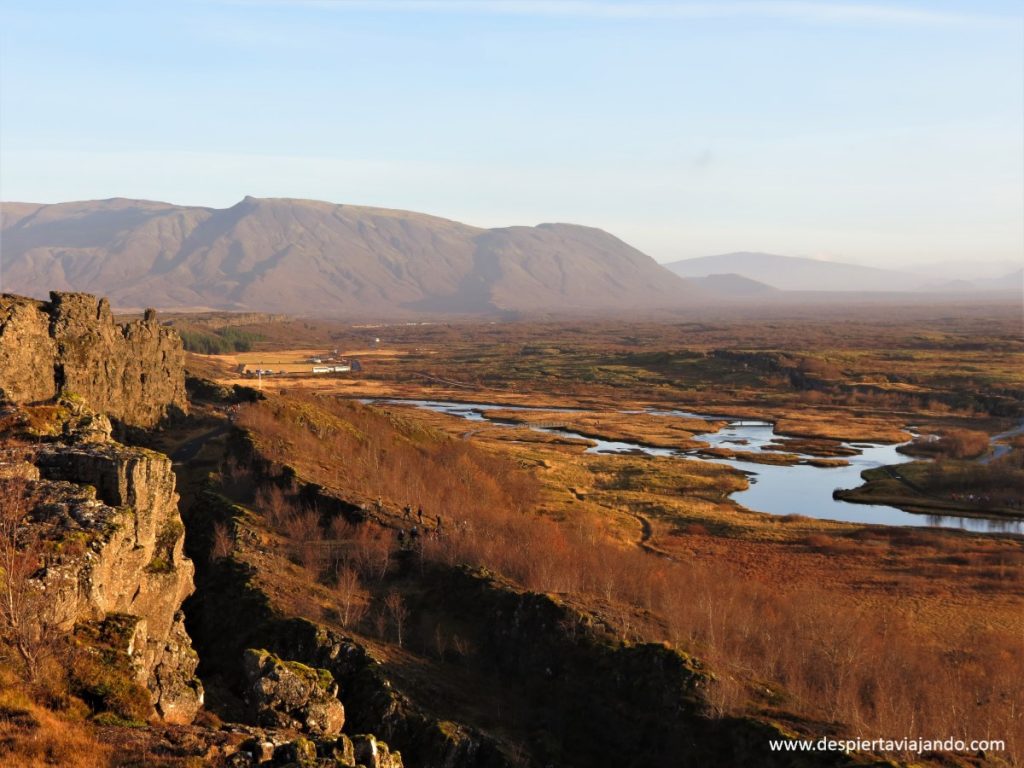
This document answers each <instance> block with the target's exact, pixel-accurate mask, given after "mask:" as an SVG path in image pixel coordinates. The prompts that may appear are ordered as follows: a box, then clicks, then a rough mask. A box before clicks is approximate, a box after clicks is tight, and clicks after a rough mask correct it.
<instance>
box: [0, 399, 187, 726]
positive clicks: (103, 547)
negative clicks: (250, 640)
mask: <svg viewBox="0 0 1024 768" xmlns="http://www.w3.org/2000/svg"><path fill="white" fill-rule="evenodd" d="M78 421H79V422H81V421H82V419H81V418H79V419H78ZM105 421H106V420H105V418H104V417H102V416H97V415H90V417H89V420H88V422H89V426H90V429H89V430H88V432H87V434H86V435H85V436H84V437H85V438H86V439H83V435H82V434H81V433H75V434H71V435H68V436H65V438H64V441H62V442H51V443H44V444H42V445H39V446H38V447H37V448H36V449H35V450H34V452H33V453H32V454H31V455H30V460H27V461H26V460H24V459H23V460H21V461H12V460H10V459H9V458H8V460H7V461H5V462H0V475H2V476H7V477H21V478H24V479H27V481H28V482H29V498H31V499H32V504H31V506H32V508H31V511H30V513H29V516H28V518H27V520H26V525H27V530H26V531H25V532H24V534H23V535H24V538H25V540H31V541H40V542H44V543H45V546H44V547H43V552H44V555H43V557H42V564H43V567H42V568H40V569H39V571H38V572H37V573H36V574H35V575H34V580H35V581H37V582H38V585H39V587H40V588H41V590H42V592H43V594H44V595H45V602H44V608H45V613H46V614H47V615H46V616H45V617H44V618H45V620H47V621H48V622H49V623H51V624H53V625H56V627H57V628H59V629H60V630H62V631H65V632H70V631H72V630H73V629H75V628H76V627H80V626H82V625H85V624H88V623H90V622H101V621H104V620H107V619H109V618H111V617H117V620H118V622H117V623H118V625H119V627H120V628H121V632H120V636H121V642H120V644H121V646H122V647H119V648H117V649H116V650H117V651H119V652H122V653H124V654H126V655H127V657H128V659H129V661H130V664H131V667H132V669H133V670H134V672H135V675H136V677H137V679H138V681H139V682H140V683H142V684H143V685H144V686H145V687H146V688H148V690H149V692H150V699H151V701H152V705H153V711H154V714H156V715H157V716H159V717H160V718H161V719H163V720H165V721H168V722H173V723H187V722H191V721H192V719H193V718H194V717H195V715H196V712H197V711H198V709H199V707H200V706H201V705H202V701H203V689H202V686H201V684H200V683H199V681H198V679H196V677H195V669H196V665H197V663H198V658H197V656H196V654H195V652H194V651H193V650H192V647H191V641H190V640H189V637H188V635H187V634H186V632H185V628H184V616H183V614H182V612H181V604H182V602H183V601H184V599H185V598H186V597H188V595H190V594H191V593H192V591H193V581H192V576H193V567H192V561H191V560H189V559H188V558H187V557H185V555H184V554H183V542H184V528H183V526H182V524H181V518H180V516H179V515H178V506H177V503H178V495H177V493H176V492H175V481H174V475H173V473H172V471H171V461H170V459H168V458H167V457H166V456H163V455H161V454H158V453H154V452H152V451H147V450H145V449H141V448H131V447H127V446H124V445H121V444H119V443H116V442H114V441H113V440H110V439H109V437H108V436H107V435H106V434H104V433H105V432H109V424H107V427H106V430H104V429H103V428H102V425H103V423H104V422H105Z"/></svg>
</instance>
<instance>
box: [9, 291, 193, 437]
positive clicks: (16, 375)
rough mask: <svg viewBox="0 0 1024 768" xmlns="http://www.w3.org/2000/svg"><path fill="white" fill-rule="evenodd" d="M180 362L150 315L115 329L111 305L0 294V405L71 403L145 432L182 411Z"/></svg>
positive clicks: (165, 331)
mask: <svg viewBox="0 0 1024 768" xmlns="http://www.w3.org/2000/svg"><path fill="white" fill-rule="evenodd" d="M184 356H185V353H184V349H183V347H182V343H181V338H180V337H179V336H178V334H177V333H176V332H175V331H173V330H171V329H170V328H164V327H162V326H160V325H159V323H158V322H157V319H156V312H155V311H153V310H147V311H146V313H145V316H144V317H143V319H142V320H134V321H131V322H127V323H116V322H115V321H114V316H113V314H112V313H111V311H110V303H109V302H108V301H107V300H106V299H100V298H97V297H95V296H92V295H89V294H86V293H56V292H54V293H51V294H50V301H48V302H46V301H36V300H35V299H29V298H25V297H23V296H13V295H10V294H0V401H7V402H12V403H18V404H33V403H41V402H46V401H49V400H52V399H54V398H55V397H58V396H60V395H76V396H78V397H80V398H82V399H83V400H84V401H85V402H86V403H87V404H88V405H89V407H91V408H92V409H94V410H96V411H99V412H101V413H104V414H106V415H107V416H109V417H110V418H111V419H112V420H114V421H115V422H116V423H117V424H119V425H123V426H126V427H140V428H148V427H152V426H155V425H156V424H158V423H159V422H160V421H161V420H163V419H164V418H166V417H168V416H171V415H173V414H175V413H182V412H185V411H186V409H187V402H186V395H185V369H184V359H185V358H184Z"/></svg>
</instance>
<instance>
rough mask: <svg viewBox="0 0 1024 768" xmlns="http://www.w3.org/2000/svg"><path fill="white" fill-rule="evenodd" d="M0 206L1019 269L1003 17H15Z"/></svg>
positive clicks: (486, 5) (255, 6) (366, 10)
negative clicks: (271, 204) (583, 231)
mask: <svg viewBox="0 0 1024 768" xmlns="http://www.w3.org/2000/svg"><path fill="white" fill-rule="evenodd" d="M0 43H2V45H0V47H2V60H0V199H2V200H4V201H11V202H12V201H26V202H37V203H53V202H65V201H72V200H84V199H102V198H109V197H129V198H141V199H152V200H161V201H166V202H171V203H175V204H181V205H204V206H212V207H217V208H225V207H229V206H231V205H233V204H235V203H237V202H238V200H240V199H242V198H243V197H244V196H245V195H253V196H257V197H294V198H306V199H320V200H327V201H331V202H339V203H345V204H352V205H368V206H378V207H384V208H400V209H406V210H413V211H420V212H424V213H430V214H433V215H437V216H442V217H445V218H450V219H455V220H458V221H462V222H465V223H467V224H472V225H477V226H482V227H495V226H509V225H513V224H536V223H539V222H542V221H564V222H572V223H576V224H583V225H588V226H594V227H599V228H601V229H604V230H606V231H608V232H610V233H612V234H614V235H616V236H617V237H620V238H622V239H623V240H625V241H626V242H628V243H630V244H631V245H634V246H635V247H637V248H639V249H640V250H642V251H644V252H645V253H648V254H649V255H651V256H653V257H654V258H656V259H657V260H658V261H660V262H667V261H673V260H677V259H684V258H693V257H700V256H708V255H713V254H722V253H729V252H735V251H763V252H768V253H777V254H782V255H787V256H803V257H811V258H819V259H825V260H830V261H845V262H849V263H856V264H862V265H866V266H876V267H885V268H891V269H900V268H911V267H913V266H914V265H921V264H924V263H941V262H950V261H972V262H976V263H982V262H984V263H989V262H1000V263H1007V262H1013V263H1020V261H1021V259H1022V254H1024V144H1022V140H1021V136H1022V135H1024V14H1022V13H1021V11H1020V9H1019V7H1018V6H1017V5H1016V4H1011V3H1009V2H983V3H966V2H945V3H927V4H926V3H913V2H902V3H898V4H878V3H876V4H860V3H858V4H854V3H825V2H796V3H789V2H787V3H782V2H763V3H753V2H728V3H720V4H702V3H685V2H643V3H628V4H627V3H622V2H612V1H610V0H609V1H604V2H602V1H599V0H595V1H594V2H574V1H571V0H570V1H567V2H477V3H467V2H458V1H449V2H436V1H434V0H430V1H424V2H417V1H416V0H409V1H408V2H377V3H369V2H357V1H348V0H318V1H314V0H309V1H306V0H297V1H296V2H284V0H216V1H211V2H198V1H195V2H185V3H181V4H175V5H174V6H165V5H159V6H145V7H139V6H136V5H133V4H130V3H124V2H99V3H95V4H91V5H90V6H88V7H80V6H77V5H76V4H73V3H70V2H45V1H44V2H39V3H34V4H33V5H32V6H31V7H25V6H23V7H17V8H8V9H6V12H5V25H4V29H3V30H2V31H0Z"/></svg>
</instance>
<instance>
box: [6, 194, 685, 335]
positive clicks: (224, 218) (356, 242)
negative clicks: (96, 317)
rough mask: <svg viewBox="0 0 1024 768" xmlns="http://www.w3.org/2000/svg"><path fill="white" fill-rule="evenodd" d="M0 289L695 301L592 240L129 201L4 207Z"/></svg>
mask: <svg viewBox="0 0 1024 768" xmlns="http://www.w3.org/2000/svg"><path fill="white" fill-rule="evenodd" d="M0 227H2V229H0V258H2V263H3V273H2V279H3V284H2V286H0V288H2V290H3V291H5V292H11V293H23V294H27V295H30V296H44V295H45V294H46V293H47V292H48V291H50V290H75V291H88V292H90V293H96V294H101V295H104V296H108V297H109V298H110V300H111V302H112V303H113V304H114V306H117V307H122V308H139V307H149V306H153V307H163V308H214V309H246V310H260V311H269V312H285V313H295V314H318V315H386V314H395V313H398V314H419V313H425V312H440V313H452V314H459V313H501V312H513V313H514V312H598V311H612V312H620V311H635V310H636V308H637V307H643V308H644V309H645V310H653V309H658V308H675V307H679V306H685V305H687V304H689V303H691V302H692V301H694V300H698V299H700V297H701V292H700V290H699V289H698V288H696V287H695V286H693V285H691V284H689V283H688V281H686V280H684V279H681V278H678V277H675V276H673V275H671V274H670V273H667V272H666V271H665V270H664V269H663V268H662V267H661V266H660V265H659V264H657V262H655V261H654V260H653V259H651V258H650V257H649V256H646V255H645V254H643V253H641V252H640V251H638V250H636V249H635V248H632V247H631V246H629V245H627V244H626V243H624V242H622V241H621V240H619V239H618V238H615V237H613V236H612V235H610V234H608V233H606V232H603V231H601V230H599V229H592V228H589V227H581V226H575V225H570V224H541V225H539V226H536V227H507V228H500V229H479V228H476V227H471V226H467V225H465V224H460V223H458V222H455V221H449V220H447V219H442V218H438V217H434V216H427V215H425V214H420V213H412V212H408V211H395V210H388V209H382V208H367V207H359V206H351V205H335V204H332V203H325V202H317V201H312V200H291V199H256V198H252V197H247V198H245V199H244V200H242V201H241V202H240V203H238V204H237V205H234V206H232V207H231V208H227V209H214V208H202V207H190V206H177V205H171V204H168V203H160V202H151V201H141V200H126V199H120V198H117V199H112V200H98V201H88V202H74V203H61V204H56V205H36V204H29V203H4V204H3V206H2V215H0Z"/></svg>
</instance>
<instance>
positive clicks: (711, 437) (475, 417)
mask: <svg viewBox="0 0 1024 768" xmlns="http://www.w3.org/2000/svg"><path fill="white" fill-rule="evenodd" d="M364 402H372V403H385V404H394V405H408V406H414V407H416V408H423V409H426V410H430V411H435V412H437V413H445V414H448V415H451V416H458V417H460V418H463V419H466V420H467V421H471V422H486V423H489V424H495V425H500V426H512V425H510V424H508V423H506V422H501V421H494V420H492V419H488V418H487V417H486V416H485V415H484V412H485V411H488V410H495V409H501V410H537V411H544V412H549V413H574V412H577V413H578V412H579V411H578V410H574V409H570V408H531V407H526V406H509V405H489V404H486V403H473V402H456V401H448V400H391V399H387V400H368V401H364ZM646 413H649V414H654V415H658V416H665V417H666V418H671V417H685V418H689V419H692V418H699V419H705V420H708V421H712V420H713V421H723V420H727V421H728V423H727V424H726V425H725V426H724V427H722V428H721V429H720V430H718V431H717V432H708V433H703V434H699V435H697V436H696V439H698V440H702V441H704V442H706V443H708V444H709V445H711V446H721V447H727V448H735V449H738V450H743V451H757V450H760V448H761V446H763V445H767V444H768V443H771V442H772V441H773V440H777V439H779V438H780V437H782V436H781V435H777V434H776V433H775V426H774V424H772V423H770V422H766V421H751V420H735V419H730V417H723V416H710V415H706V414H696V413H691V412H689V411H671V410H669V411H664V410H651V411H646ZM516 426H529V425H516ZM530 428H531V429H534V430H537V431H540V432H549V433H552V434H557V435H560V436H563V437H570V438H578V439H581V440H586V441H588V442H590V443H592V445H591V446H590V447H589V448H587V449H586V451H587V452H588V453H643V454H646V455H648V456H669V457H671V456H685V457H686V458H687V459H691V460H697V461H709V462H715V463H719V464H728V465H730V466H732V467H735V468H736V469H738V470H741V471H742V472H744V473H746V474H747V476H748V477H749V479H750V487H749V488H748V489H747V490H745V491H739V492H737V493H734V494H733V495H732V498H733V500H735V501H736V502H738V503H739V504H742V505H743V506H744V507H746V508H747V509H753V510H757V511H759V512H768V513H770V514H773V515H790V514H798V515H805V516H807V517H815V518H819V519H825V520H839V521H843V522H851V523H871V524H877V525H910V526H919V527H940V528H960V529H963V530H968V531H973V532H975V533H1017V534H1024V521H1022V520H1007V519H1002V518H999V519H997V518H983V517H957V516H951V515H922V514H914V513H911V512H905V511H903V510H902V509H897V508H896V507H889V506H885V505H881V504H854V503H851V502H847V501H842V500H841V499H834V498H832V492H833V491H834V490H835V489H837V488H855V487H857V486H859V485H861V483H862V482H863V481H862V480H861V476H860V474H861V472H863V471H864V470H865V469H872V468H874V467H881V466H884V465H892V464H902V463H905V462H907V461H911V460H912V459H911V458H910V457H909V456H905V455H904V454H902V453H899V452H898V451H897V450H896V448H897V447H898V445H896V444H885V443H865V442H854V443H846V444H844V445H848V446H850V447H853V448H855V449H856V450H857V451H858V453H857V454H856V455H852V456H845V457H843V458H845V459H846V461H848V462H849V465H848V466H845V467H814V466H810V465H807V464H794V465H790V466H786V465H774V464H761V463H757V462H752V461H744V460H741V459H723V458H718V457H710V456H703V455H701V454H700V453H697V452H694V451H677V450H674V449H671V448H655V447H652V446H648V445H643V444H642V443H634V442H624V441H612V440H602V439H600V438H594V437H589V436H585V435H581V434H578V433H576V432H572V431H570V430H566V429H560V428H556V427H530ZM785 450H786V452H788V453H797V454H798V455H799V452H798V451H791V450H790V449H789V448H786V449H785ZM804 458H811V457H806V456H805V457H804Z"/></svg>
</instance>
